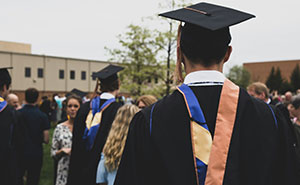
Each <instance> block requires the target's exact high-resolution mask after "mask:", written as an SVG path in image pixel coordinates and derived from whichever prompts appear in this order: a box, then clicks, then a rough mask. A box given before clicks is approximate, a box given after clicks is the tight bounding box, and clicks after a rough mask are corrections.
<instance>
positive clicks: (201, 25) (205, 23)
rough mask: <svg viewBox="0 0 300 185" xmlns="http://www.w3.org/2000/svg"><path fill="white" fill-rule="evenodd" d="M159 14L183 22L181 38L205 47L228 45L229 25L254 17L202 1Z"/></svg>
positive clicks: (229, 37)
mask: <svg viewBox="0 0 300 185" xmlns="http://www.w3.org/2000/svg"><path fill="white" fill-rule="evenodd" d="M159 15H160V16H163V17H167V18H170V19H174V20H178V21H181V22H185V25H184V26H183V27H182V30H181V40H183V41H186V43H187V44H189V43H201V44H202V46H204V45H205V47H207V46H212V45H221V46H224V45H228V44H229V43H230V41H231V36H230V33H229V26H232V25H235V24H238V23H240V22H243V21H245V20H248V19H250V18H253V17H255V16H254V15H251V14H249V13H245V12H241V11H239V10H234V9H231V8H227V7H223V6H218V5H214V4H209V3H204V2H202V3H198V4H195V5H192V6H189V7H185V8H181V9H178V10H174V11H170V12H166V13H162V14H159Z"/></svg>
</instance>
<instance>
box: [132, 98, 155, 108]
mask: <svg viewBox="0 0 300 185" xmlns="http://www.w3.org/2000/svg"><path fill="white" fill-rule="evenodd" d="M156 101H157V99H156V98H155V96H152V95H143V96H140V97H139V98H138V99H137V100H136V105H137V106H138V107H139V108H140V109H143V108H145V107H148V106H150V105H152V104H153V103H155V102H156Z"/></svg>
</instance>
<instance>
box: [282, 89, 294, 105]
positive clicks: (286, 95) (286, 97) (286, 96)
mask: <svg viewBox="0 0 300 185" xmlns="http://www.w3.org/2000/svg"><path fill="white" fill-rule="evenodd" d="M292 97H293V94H292V92H291V91H287V92H286V93H284V100H283V101H282V103H283V105H284V106H286V107H287V106H288V105H289V104H290V103H291V102H292Z"/></svg>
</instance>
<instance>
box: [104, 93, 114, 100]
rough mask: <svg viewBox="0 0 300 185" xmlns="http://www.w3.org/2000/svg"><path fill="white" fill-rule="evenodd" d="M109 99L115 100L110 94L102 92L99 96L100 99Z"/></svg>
mask: <svg viewBox="0 0 300 185" xmlns="http://www.w3.org/2000/svg"><path fill="white" fill-rule="evenodd" d="M111 98H115V96H114V95H113V94H111V93H108V92H104V93H102V94H101V95H100V99H107V100H108V99H111Z"/></svg>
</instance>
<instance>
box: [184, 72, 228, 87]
mask: <svg viewBox="0 0 300 185" xmlns="http://www.w3.org/2000/svg"><path fill="white" fill-rule="evenodd" d="M225 79H226V77H225V75H224V74H223V73H221V72H219V71H215V70H204V71H195V72H191V73H189V74H188V75H186V77H185V78H184V82H183V83H184V84H187V85H189V86H211V85H223V83H224V81H225Z"/></svg>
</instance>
